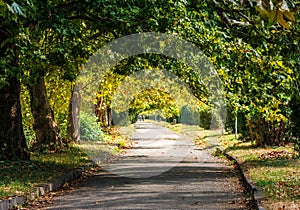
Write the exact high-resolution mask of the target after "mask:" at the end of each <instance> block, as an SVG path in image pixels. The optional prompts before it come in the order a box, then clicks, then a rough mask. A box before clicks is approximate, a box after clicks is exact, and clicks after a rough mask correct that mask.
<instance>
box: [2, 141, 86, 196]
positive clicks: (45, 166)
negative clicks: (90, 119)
mask: <svg viewBox="0 0 300 210" xmlns="http://www.w3.org/2000/svg"><path fill="white" fill-rule="evenodd" d="M88 162H89V157H88V156H87V155H86V154H85V153H84V152H83V151H82V150H80V149H79V148H78V147H76V146H71V148H70V149H68V150H66V151H63V152H61V153H57V154H40V153H32V155H31V161H14V162H12V161H0V199H1V198H5V197H10V196H15V195H24V194H26V193H29V192H31V191H33V189H34V187H36V186H38V185H39V184H42V183H47V182H49V181H51V180H54V179H55V178H57V177H59V176H60V175H62V174H63V173H65V172H67V171H69V170H71V169H73V168H76V167H79V166H82V165H84V164H86V163H88Z"/></svg>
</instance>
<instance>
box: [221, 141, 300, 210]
mask: <svg viewBox="0 0 300 210" xmlns="http://www.w3.org/2000/svg"><path fill="white" fill-rule="evenodd" d="M220 142H221V144H222V146H223V147H224V149H226V151H227V153H228V154H230V155H232V156H234V157H235V158H237V160H238V161H239V163H241V166H242V168H243V169H244V171H245V173H246V175H247V176H249V177H250V178H251V179H252V180H253V181H254V182H255V183H256V185H257V186H259V187H261V188H262V189H263V191H264V193H265V196H266V198H267V200H266V201H265V205H266V208H267V209H278V208H282V206H283V205H285V206H292V205H297V207H295V208H300V158H299V154H298V153H297V152H295V151H294V149H293V147H292V145H286V146H280V147H260V148H255V147H254V146H253V145H252V144H251V143H249V142H243V141H240V140H236V139H235V138H234V135H226V136H223V137H221V139H220Z"/></svg>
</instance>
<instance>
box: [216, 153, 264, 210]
mask: <svg viewBox="0 0 300 210" xmlns="http://www.w3.org/2000/svg"><path fill="white" fill-rule="evenodd" d="M220 151H221V153H222V154H223V155H225V156H226V158H227V159H228V160H230V161H233V162H234V164H235V168H236V170H237V171H238V173H239V176H240V181H241V182H242V183H243V186H244V187H245V188H246V190H247V192H249V193H250V196H251V200H252V203H253V204H254V206H253V207H254V208H255V209H257V210H265V208H264V207H263V206H262V202H261V201H262V199H263V198H264V195H263V191H262V189H261V188H259V187H257V186H255V185H254V183H253V181H252V180H250V179H247V177H246V176H245V174H244V171H243V169H242V167H241V165H240V164H239V162H238V161H237V160H236V159H235V158H234V157H232V156H230V155H229V154H227V153H226V152H225V151H222V150H220Z"/></svg>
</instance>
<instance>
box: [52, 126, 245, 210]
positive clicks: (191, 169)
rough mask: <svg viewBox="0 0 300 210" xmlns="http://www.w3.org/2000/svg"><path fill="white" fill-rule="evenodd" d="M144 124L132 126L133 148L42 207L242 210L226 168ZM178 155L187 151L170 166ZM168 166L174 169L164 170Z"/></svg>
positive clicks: (167, 133)
mask: <svg viewBox="0 0 300 210" xmlns="http://www.w3.org/2000/svg"><path fill="white" fill-rule="evenodd" d="M140 125H141V124H140ZM147 126H148V127H149V126H150V128H143V127H139V125H138V126H137V133H139V134H137V135H136V136H135V138H134V141H135V142H136V144H135V147H134V148H133V149H129V150H127V153H126V154H124V155H122V156H120V157H119V158H118V160H114V161H113V162H111V163H107V164H102V165H101V167H102V170H100V171H99V172H97V173H96V174H95V175H94V176H92V177H90V178H89V179H87V180H85V181H84V182H82V183H81V184H80V185H78V186H77V189H75V190H74V191H72V192H70V193H67V194H64V195H59V196H57V197H55V198H54V202H53V205H49V206H48V207H46V209H224V210H225V209H226V210H227V209H232V210H233V209H235V210H236V209H246V206H245V203H244V201H245V199H246V198H245V197H244V194H243V191H242V189H241V188H240V184H239V181H238V178H237V177H236V175H235V172H234V171H233V169H232V167H229V166H226V165H225V163H224V162H223V161H222V160H220V159H217V158H215V157H212V156H211V155H210V154H209V152H208V151H205V150H201V149H199V148H197V147H196V146H194V145H193V144H192V143H191V141H190V140H185V139H181V140H177V143H175V141H176V139H175V135H176V134H175V133H174V132H172V131H170V130H169V129H166V128H162V127H159V126H156V125H153V124H152V126H151V124H147ZM147 129H148V130H147ZM162 129H163V133H162ZM151 132H153V134H151ZM159 132H160V133H162V135H161V136H160V137H161V138H157V136H158V135H157V134H158V133H159ZM153 137H154V138H153ZM147 141H148V142H147ZM187 148H188V150H184V149H187ZM172 150H173V152H172V155H171V153H170V152H169V151H172ZM178 151H179V152H178ZM180 151H187V153H186V154H185V156H184V157H182V159H181V160H180V161H178V162H175V164H174V161H172V160H175V159H176V155H177V157H179V156H180V155H182V154H180ZM166 154H167V155H166ZM178 155H179V156H178ZM171 156H173V157H171ZM174 158H175V159H174ZM177 160H178V159H177ZM170 164H174V167H173V168H168V167H169V166H170ZM163 169H167V170H165V171H163ZM159 170H162V171H160V173H159V174H155V172H157V171H159ZM112 172H114V173H115V174H114V173H112ZM147 173H148V174H149V173H150V174H151V173H152V174H153V173H154V176H152V177H147ZM116 174H118V175H116Z"/></svg>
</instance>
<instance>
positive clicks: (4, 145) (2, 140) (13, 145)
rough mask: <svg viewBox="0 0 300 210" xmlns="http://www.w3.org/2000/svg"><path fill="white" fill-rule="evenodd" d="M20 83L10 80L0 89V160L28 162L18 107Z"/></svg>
mask: <svg viewBox="0 0 300 210" xmlns="http://www.w3.org/2000/svg"><path fill="white" fill-rule="evenodd" d="M20 89H21V88H20V81H19V80H18V79H16V78H11V79H10V80H9V84H8V85H5V86H4V87H2V88H1V89H0V116H1V123H0V159H1V160H17V159H22V160H29V158H30V155H29V152H28V148H27V144H26V139H25V136H24V131H23V125H22V114H21V105H20Z"/></svg>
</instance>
